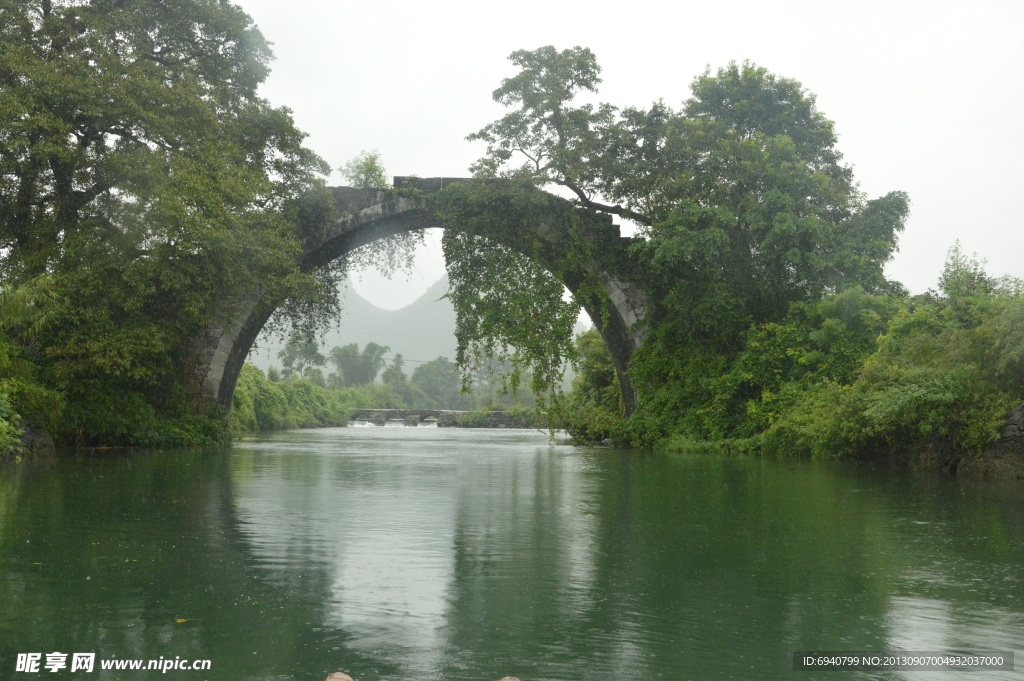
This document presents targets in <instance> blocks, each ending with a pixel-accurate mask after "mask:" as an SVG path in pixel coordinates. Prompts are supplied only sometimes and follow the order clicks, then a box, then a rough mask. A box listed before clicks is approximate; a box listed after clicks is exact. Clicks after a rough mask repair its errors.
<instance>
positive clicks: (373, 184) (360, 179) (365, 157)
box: [338, 149, 388, 189]
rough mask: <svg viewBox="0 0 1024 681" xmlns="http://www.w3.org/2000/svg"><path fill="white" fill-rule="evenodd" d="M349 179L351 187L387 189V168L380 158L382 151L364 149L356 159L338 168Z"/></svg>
mask: <svg viewBox="0 0 1024 681" xmlns="http://www.w3.org/2000/svg"><path fill="white" fill-rule="evenodd" d="M338 171H339V172H340V173H341V174H342V175H343V176H344V178H345V179H346V180H348V184H349V186H350V187H356V188H357V189H387V188H388V177H387V174H388V173H387V170H386V169H385V168H384V165H383V163H381V160H380V152H379V151H377V150H376V149H374V150H373V151H362V152H360V153H359V155H358V156H356V157H355V158H354V159H352V160H351V161H349V162H348V163H346V164H345V165H343V166H341V167H340V168H338Z"/></svg>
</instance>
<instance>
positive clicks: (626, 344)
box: [186, 177, 647, 413]
mask: <svg viewBox="0 0 1024 681" xmlns="http://www.w3.org/2000/svg"><path fill="white" fill-rule="evenodd" d="M459 181H465V180H464V179H461V178H412V177H396V178H395V187H397V188H411V189H417V190H419V191H420V192H421V193H430V192H436V191H440V190H441V189H443V188H444V187H445V186H447V185H448V184H451V183H453V182H459ZM332 192H333V194H334V199H335V204H336V206H337V209H338V218H337V219H336V220H335V221H334V222H332V223H330V224H328V225H325V226H324V228H323V230H322V232H321V233H320V235H319V236H318V238H315V239H312V240H310V241H309V242H308V243H307V245H306V248H305V251H304V253H303V254H302V261H301V266H302V268H303V270H305V271H311V270H313V269H315V268H317V267H320V266H322V265H326V264H327V263H329V262H331V261H332V260H334V259H336V258H339V257H343V256H344V255H346V254H348V253H350V252H351V251H353V250H355V249H357V248H359V247H361V246H365V245H367V244H370V243H372V242H374V241H377V240H379V239H383V238H386V237H389V236H393V235H396V234H400V233H403V232H409V231H414V230H419V229H426V228H430V227H445V226H446V225H444V224H442V223H441V222H440V221H439V220H438V218H437V217H436V215H435V214H434V212H433V211H432V210H430V208H429V207H428V205H427V201H426V200H425V199H424V198H422V196H416V195H405V194H401V193H394V192H390V191H385V190H376V189H355V188H352V187H333V188H332ZM595 224H596V225H597V226H596V227H591V228H590V230H591V232H592V233H590V234H588V236H587V238H589V239H591V240H592V242H593V243H594V244H595V245H596V246H597V247H599V248H602V249H605V250H606V251H613V252H614V253H615V254H617V256H619V257H621V258H625V252H626V247H627V246H628V245H629V243H630V242H631V241H632V240H631V239H630V238H628V237H621V236H620V234H619V228H618V226H617V225H614V224H613V223H612V220H611V217H610V216H604V215H599V216H595ZM525 228H526V229H531V230H533V231H534V232H535V234H536V235H537V236H538V238H539V239H540V240H541V242H542V243H543V244H545V247H546V248H547V249H548V251H549V252H550V253H551V254H552V257H553V258H554V257H557V254H558V253H559V249H560V247H561V246H562V244H560V243H559V242H558V241H557V239H555V238H554V237H553V236H552V234H551V230H549V229H546V228H545V225H543V224H538V225H526V226H525ZM540 264H541V265H545V263H544V262H543V261H541V262H540ZM586 270H587V271H580V272H569V273H566V274H565V275H564V277H563V283H564V284H565V285H566V287H568V288H569V290H570V291H572V292H574V293H575V292H576V291H577V289H578V287H579V285H580V283H581V282H582V281H583V280H584V278H585V277H586V276H587V275H588V274H590V275H592V274H594V273H596V274H598V275H599V276H600V280H601V283H602V286H603V288H604V292H605V294H606V295H607V298H608V301H609V302H610V305H609V309H608V310H607V314H605V310H604V309H603V308H604V304H603V301H601V300H598V299H596V297H595V299H594V300H582V301H580V302H581V304H582V305H583V307H584V308H585V309H586V310H587V313H588V314H589V315H590V318H591V319H592V320H593V321H594V323H595V325H596V326H597V328H598V331H599V332H600V333H601V336H602V337H603V338H604V341H605V344H606V345H607V346H608V350H609V353H610V355H611V359H612V363H613V364H614V366H615V370H616V373H617V374H618V377H619V384H620V386H621V387H622V394H623V400H624V402H625V406H626V410H627V412H631V411H632V410H633V408H634V407H635V406H636V391H635V390H634V388H633V385H632V383H631V382H630V380H629V376H628V373H627V369H628V365H629V360H630V358H631V357H632V354H633V353H634V352H635V351H636V350H637V349H639V348H640V347H641V346H642V345H643V342H644V336H645V333H646V327H645V325H644V323H643V321H644V317H645V314H646V311H647V299H646V295H645V293H644V291H643V290H642V289H641V288H640V286H639V285H637V284H636V283H634V282H630V281H625V280H623V279H621V278H619V277H618V276H617V273H615V272H607V271H604V270H602V269H601V268H600V267H599V266H598V265H597V264H596V263H595V264H593V265H591V266H589V267H586ZM279 303H280V301H272V300H268V299H267V297H266V296H264V294H263V291H261V290H256V291H253V293H252V294H251V295H250V296H248V297H246V298H245V299H240V300H225V301H224V303H223V306H222V309H221V312H220V314H218V315H216V316H215V317H214V318H213V319H212V320H211V321H210V322H209V323H208V325H207V327H206V329H205V330H204V332H203V333H202V334H200V336H199V337H197V338H196V339H195V343H194V347H193V352H192V356H191V361H190V362H189V364H188V366H187V367H186V389H187V391H188V397H189V402H190V404H191V405H192V408H193V410H195V411H196V412H200V413H202V412H205V411H207V410H208V409H210V408H211V407H213V406H214V405H220V406H221V407H224V408H229V407H230V406H231V400H232V396H233V395H234V391H235V384H236V383H237V381H238V375H239V373H240V372H241V370H242V365H243V364H244V362H245V358H246V356H247V355H248V354H249V349H250V348H251V347H252V345H253V343H254V342H255V341H256V338H257V336H258V335H259V333H260V331H261V330H262V329H263V326H264V324H266V322H267V320H268V319H269V318H270V316H271V315H272V314H273V312H274V310H275V309H276V307H277V305H278V304H279Z"/></svg>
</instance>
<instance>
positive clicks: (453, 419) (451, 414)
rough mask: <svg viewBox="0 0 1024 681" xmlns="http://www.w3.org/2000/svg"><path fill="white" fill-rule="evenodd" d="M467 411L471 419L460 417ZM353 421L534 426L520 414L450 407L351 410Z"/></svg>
mask: <svg viewBox="0 0 1024 681" xmlns="http://www.w3.org/2000/svg"><path fill="white" fill-rule="evenodd" d="M466 414H472V415H473V417H474V418H471V419H465V420H464V419H463V417H464V416H465V415H466ZM350 418H351V420H352V421H369V422H370V423H372V424H374V425H377V426H383V425H385V424H387V422H388V421H402V422H403V423H404V424H405V425H406V426H413V427H415V426H418V425H420V423H422V422H424V421H427V420H430V419H436V420H437V427H438V428H534V427H535V426H534V425H533V424H532V423H531V424H529V425H526V424H524V423H523V422H522V417H519V418H516V417H515V416H513V415H512V414H509V412H507V411H488V412H471V411H455V410H449V409H354V410H353V411H352V416H351V417H350Z"/></svg>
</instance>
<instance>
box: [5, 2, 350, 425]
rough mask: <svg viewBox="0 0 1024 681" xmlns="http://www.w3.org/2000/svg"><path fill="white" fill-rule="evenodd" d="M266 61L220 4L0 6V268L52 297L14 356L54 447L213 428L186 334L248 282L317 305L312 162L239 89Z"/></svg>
mask: <svg viewBox="0 0 1024 681" xmlns="http://www.w3.org/2000/svg"><path fill="white" fill-rule="evenodd" d="M270 57H271V53H270V49H269V47H268V45H267V43H266V41H265V40H264V39H263V37H262V35H261V34H260V33H259V31H258V30H257V29H256V28H255V27H254V26H253V25H252V22H251V20H250V18H249V17H248V16H247V15H246V14H245V13H244V12H242V11H241V10H240V9H239V8H238V7H237V6H235V5H232V4H230V3H226V2H216V1H215V0H174V1H173V2H154V1H153V0H129V1H128V2H111V1H110V0H73V1H70V2H61V3H52V2H49V1H48V0H41V1H35V0H32V1H26V2H13V1H11V2H3V3H0V118H2V120H3V121H4V122H5V124H4V125H3V126H2V130H0V272H2V273H3V276H4V278H5V280H6V281H7V282H9V283H10V284H12V285H14V286H15V287H21V286H29V285H38V282H41V281H43V279H40V277H42V276H44V275H45V281H46V286H47V287H49V290H50V291H51V293H52V295H53V297H54V299H59V304H58V305H53V306H51V307H50V308H49V311H50V312H51V313H52V316H51V318H49V319H48V320H47V323H46V328H45V330H40V332H39V333H38V334H37V335H36V336H35V337H34V339H33V341H32V343H31V346H30V349H29V354H31V355H32V360H33V361H34V362H36V363H37V365H38V366H39V367H40V378H41V380H43V381H44V382H45V384H46V385H47V386H48V388H50V389H52V390H56V391H57V392H59V393H61V394H62V395H64V397H65V401H66V403H67V410H66V412H65V418H64V419H62V421H61V424H60V425H61V428H60V429H59V431H58V432H57V433H56V434H57V435H58V436H59V437H61V438H62V439H63V440H64V441H65V442H67V443H77V444H107V445H110V444H144V443H152V442H156V441H160V438H162V437H164V434H165V435H166V436H167V437H168V438H169V440H168V441H169V442H199V441H205V440H208V439H209V438H210V437H215V438H216V437H220V436H218V435H216V433H214V432H213V431H217V430H218V429H219V430H221V431H222V430H223V424H221V426H216V425H215V424H211V425H209V427H208V426H204V425H201V424H199V423H198V421H197V422H195V423H192V422H191V421H190V419H191V416H190V414H191V410H190V408H189V405H188V403H187V399H186V398H185V396H184V388H183V386H182V385H181V377H182V376H183V375H184V373H185V372H184V368H183V367H184V365H185V363H186V362H187V357H188V354H189V352H190V347H191V346H190V342H191V339H192V338H193V337H194V335H195V334H196V332H197V331H198V329H199V328H201V327H202V326H203V325H204V324H205V323H206V322H207V320H209V319H211V318H213V317H215V316H216V314H217V311H218V310H219V309H220V307H221V306H222V305H223V303H224V301H230V300H233V299H235V298H237V297H238V296H244V295H249V294H251V293H252V292H253V291H254V290H260V291H263V292H265V294H266V295H267V296H269V297H270V298H273V299H280V300H284V299H292V300H306V301H314V302H315V301H316V300H320V301H323V300H324V297H323V289H322V286H321V284H322V283H323V282H322V281H319V280H318V279H317V277H316V276H313V275H311V274H309V273H303V272H300V271H299V269H298V262H297V259H296V256H297V254H298V253H299V252H300V249H301V235H302V233H303V230H307V231H308V229H310V228H311V227H310V225H309V224H306V223H304V221H305V220H318V219H321V217H322V215H323V214H324V211H329V210H330V205H329V204H330V201H329V199H330V197H329V195H325V194H324V192H323V183H322V181H321V180H320V179H319V178H318V176H319V175H320V174H322V173H324V172H326V170H327V166H326V164H324V162H323V161H322V160H320V159H319V158H318V157H317V156H316V155H315V154H313V153H312V152H311V151H310V150H308V149H307V148H305V147H304V146H303V145H302V141H303V139H304V137H305V135H304V134H303V133H301V132H300V131H298V130H297V129H296V128H295V126H294V124H293V121H292V119H291V115H290V112H289V111H288V110H287V109H283V108H273V107H271V106H270V105H269V103H267V102H266V101H265V100H263V99H261V98H260V97H259V96H258V94H257V88H258V86H259V85H260V83H261V82H262V81H263V79H264V78H265V77H266V75H267V73H268V69H267V64H268V62H269V60H270ZM212 416H213V417H214V420H216V415H212ZM175 423H178V424H179V425H180V426H181V427H180V428H179V427H178V426H175V425H174V424H175ZM190 424H191V425H190ZM211 428H212V429H213V430H210V429H211ZM207 431H209V432H207Z"/></svg>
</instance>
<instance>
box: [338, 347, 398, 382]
mask: <svg viewBox="0 0 1024 681" xmlns="http://www.w3.org/2000/svg"><path fill="white" fill-rule="evenodd" d="M390 351H391V348H389V347H387V346H386V345H377V344H376V343H367V344H366V347H364V348H363V350H362V352H360V351H359V345H358V344H357V343H350V344H348V345H343V346H341V347H337V348H334V349H332V350H331V353H330V358H331V361H332V362H333V363H334V366H335V367H337V369H338V373H337V374H336V375H334V374H332V375H334V376H335V381H336V383H337V386H338V387H349V386H357V385H367V384H369V383H373V381H374V380H375V379H376V378H377V374H378V373H379V372H380V370H381V369H383V368H384V365H385V363H386V362H385V360H384V355H385V354H387V353H388V352H390Z"/></svg>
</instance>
